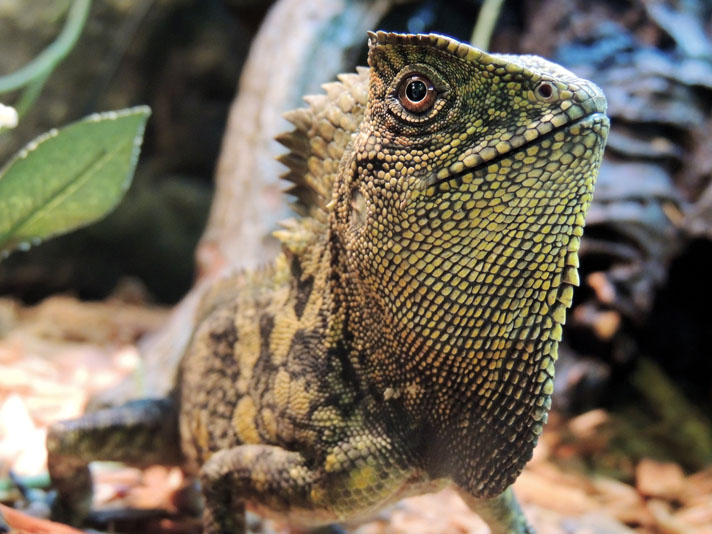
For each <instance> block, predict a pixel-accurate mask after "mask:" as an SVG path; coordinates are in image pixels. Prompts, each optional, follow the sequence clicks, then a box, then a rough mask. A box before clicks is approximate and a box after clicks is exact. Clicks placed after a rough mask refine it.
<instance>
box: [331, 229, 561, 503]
mask: <svg viewBox="0 0 712 534" xmlns="http://www.w3.org/2000/svg"><path fill="white" fill-rule="evenodd" d="M330 250H331V255H330V256H331V262H332V269H331V272H332V275H331V276H330V277H329V286H328V287H329V291H328V292H329V295H330V299H329V302H330V305H331V306H332V308H331V310H330V313H329V315H330V316H331V317H332V319H333V323H332V330H333V331H335V332H336V331H338V335H335V336H333V338H332V342H333V343H341V348H342V350H345V352H346V356H347V357H348V360H349V362H350V366H351V367H352V369H353V370H354V372H355V374H356V376H358V377H359V379H360V382H361V384H362V385H363V388H364V390H366V393H365V397H367V398H370V399H371V401H372V403H373V405H374V406H376V407H378V408H377V409H378V413H379V414H381V415H382V414H384V413H385V414H386V417H392V418H397V419H398V422H397V426H398V427H400V428H402V429H403V430H404V432H405V433H407V434H408V436H407V439H409V440H412V442H413V443H415V444H416V446H417V447H419V448H420V451H419V452H420V453H421V454H422V456H423V458H424V462H425V465H426V466H427V469H428V471H429V472H430V473H431V475H432V476H433V477H442V476H445V477H450V478H453V479H454V480H455V481H456V482H457V483H458V484H459V485H460V486H462V487H464V488H467V489H468V490H469V491H470V492H471V493H472V494H473V495H479V496H482V497H490V496H494V495H497V494H498V493H500V492H501V491H503V490H504V489H505V488H506V487H507V486H508V485H509V484H511V482H512V481H513V480H514V479H515V478H516V476H517V475H518V474H519V472H520V471H521V469H522V468H523V466H524V464H525V463H526V461H528V459H529V458H530V457H531V453H532V449H533V448H534V445H535V444H536V441H537V438H538V435H539V434H540V432H541V429H542V425H543V423H544V422H545V420H546V414H547V412H548V409H549V407H550V393H551V391H550V389H549V388H548V387H547V388H543V387H542V377H543V375H542V374H541V373H540V372H539V369H543V368H544V367H547V366H548V364H547V362H543V361H539V362H538V363H537V362H534V360H535V356H534V355H541V354H549V353H551V352H552V350H553V351H555V348H553V349H552V347H551V343H552V342H551V341H550V340H547V341H544V340H541V339H532V340H530V341H526V342H517V343H511V344H509V345H508V347H507V348H506V350H502V351H501V352H500V353H499V358H498V360H496V361H495V360H493V359H491V358H489V357H488V354H487V351H486V350H485V349H480V348H479V347H481V346H485V348H486V347H487V344H488V343H489V346H490V347H491V345H492V343H493V341H492V339H491V338H489V339H488V337H487V333H486V332H484V331H481V332H478V333H476V334H474V335H473V334H472V333H469V337H465V336H463V334H461V333H458V329H457V327H456V325H454V326H455V327H454V328H451V329H450V328H449V327H446V331H447V336H446V337H444V339H443V337H442V336H438V337H434V336H426V335H423V334H422V330H421V332H417V331H416V329H415V328H413V327H412V325H408V324H403V323H402V322H401V321H399V320H398V319H397V318H396V317H394V316H393V314H391V313H390V312H389V308H388V307H387V306H384V305H382V304H381V303H382V299H380V298H379V296H378V295H371V294H368V292H367V290H365V289H364V288H366V287H368V285H367V284H363V283H362V281H360V280H359V278H358V274H356V272H355V270H354V269H352V268H350V266H349V265H348V261H347V253H346V251H345V250H344V248H343V247H342V246H341V244H340V243H339V240H338V238H336V237H333V236H332V238H331V239H330ZM534 326H536V325H534ZM495 342H497V343H499V342H501V343H502V344H503V345H504V341H503V340H497V341H495ZM528 360H532V363H534V365H526V364H527V362H528ZM542 365H543V367H542ZM547 376H548V375H547Z"/></svg>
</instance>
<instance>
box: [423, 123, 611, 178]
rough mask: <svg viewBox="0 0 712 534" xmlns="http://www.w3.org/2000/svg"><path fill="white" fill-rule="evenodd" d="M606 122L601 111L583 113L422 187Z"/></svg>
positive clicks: (604, 124)
mask: <svg viewBox="0 0 712 534" xmlns="http://www.w3.org/2000/svg"><path fill="white" fill-rule="evenodd" d="M608 124H609V119H608V117H607V116H606V114H605V113H602V112H594V113H589V114H588V115H584V116H583V117H580V118H578V119H575V120H573V121H571V122H567V123H566V124H562V125H561V126H557V127H556V128H553V129H551V130H549V131H548V132H546V133H544V134H541V135H539V136H537V137H536V138H534V139H532V140H531V141H526V142H524V143H523V144H521V145H519V146H516V147H513V148H512V149H511V150H508V151H507V152H503V153H501V154H497V155H495V156H493V157H491V158H489V159H485V160H482V161H481V162H479V163H478V164H477V165H475V166H473V167H468V168H466V169H464V170H462V171H460V172H458V173H455V174H451V175H449V176H446V177H444V178H437V177H436V176H435V175H432V176H431V178H429V179H428V180H426V182H425V184H424V188H428V187H431V186H436V187H437V186H438V185H440V184H442V183H445V182H451V181H452V180H459V179H461V178H462V177H463V176H466V175H468V174H473V173H475V172H478V171H481V170H482V169H485V168H487V167H489V166H490V165H494V164H497V163H498V162H500V161H502V160H505V159H507V158H511V157H512V156H514V155H515V154H517V153H519V152H523V151H525V150H527V149H528V148H530V147H532V146H535V145H538V144H540V143H541V142H543V141H545V140H546V139H549V138H551V137H553V136H555V135H556V134H557V133H559V132H563V131H566V130H572V129H574V128H576V127H578V128H580V129H581V130H582V133H583V130H592V129H594V128H595V127H596V126H597V125H599V126H601V127H606V128H607V127H608ZM577 135H578V134H577Z"/></svg>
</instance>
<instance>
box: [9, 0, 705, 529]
mask: <svg viewBox="0 0 712 534" xmlns="http://www.w3.org/2000/svg"><path fill="white" fill-rule="evenodd" d="M70 4H71V2H70V0H29V1H27V0H0V75H2V74H7V73H10V72H13V71H15V70H16V69H18V68H20V67H22V66H23V65H25V64H26V63H28V62H29V61H30V60H32V58H34V57H35V56H36V55H37V54H38V53H39V52H41V51H42V49H43V48H44V47H45V46H47V45H48V44H49V43H51V42H52V40H53V39H54V38H55V37H56V35H57V34H58V33H59V32H60V30H61V28H62V25H63V23H64V19H65V16H66V12H67V9H68V7H69V5H70ZM490 4H491V2H490ZM495 4H496V2H495ZM481 8H482V2H481V1H478V0H451V1H447V2H444V1H433V0H425V1H414V2H410V1H405V0H371V1H366V0H316V1H313V2H306V1H301V2H300V1H297V0H279V1H277V2H268V1H257V0H170V1H169V0H142V1H129V0H101V1H96V2H94V3H93V4H92V7H91V11H90V14H89V18H88V20H87V23H86V26H85V28H84V30H83V32H82V34H81V37H80V39H79V41H78V43H77V44H76V46H75V47H74V49H73V50H72V51H71V53H70V54H69V55H68V56H67V58H66V59H65V60H64V61H63V62H62V63H61V64H59V66H58V67H57V68H56V70H55V71H54V73H53V74H52V75H51V77H50V78H49V79H48V81H47V83H46V86H45V87H44V89H43V91H42V92H41V94H40V95H39V97H38V99H37V101H36V102H35V103H34V105H33V106H32V107H31V108H30V110H29V111H28V113H27V114H26V115H25V116H24V117H23V118H22V120H21V122H20V124H19V126H18V127H17V128H15V129H13V130H11V131H9V132H4V133H3V134H0V164H2V163H4V162H5V161H6V160H8V159H9V157H10V156H11V155H12V154H13V153H14V152H16V151H17V150H18V149H20V148H21V147H22V146H23V145H24V144H25V143H27V142H28V141H30V140H31V139H32V138H34V137H35V136H37V135H38V134H40V133H42V132H44V131H46V130H48V129H50V128H52V127H56V126H59V125H62V124H66V123H68V122H71V121H74V120H77V119H79V118H80V117H82V116H84V115H86V114H88V113H91V112H94V111H102V110H108V109H118V108H122V107H127V106H132V105H136V104H148V105H150V106H151V108H152V110H153V115H152V117H151V119H150V121H149V125H148V129H147V133H146V137H145V141H144V148H143V152H142V155H141V160H140V162H139V165H138V170H137V175H136V178H135V180H134V184H133V186H132V188H131V190H130V191H129V193H128V195H127V197H126V198H125V200H124V201H123V202H122V204H121V205H120V207H119V208H118V209H117V210H116V211H115V212H114V213H112V214H111V215H110V216H109V217H107V218H106V219H105V220H103V221H102V222H100V223H99V224H96V225H93V226H91V227H88V228H86V229H83V230H80V231H78V232H75V233H73V234H70V235H67V236H64V237H61V238H57V239H54V240H51V241H48V242H47V243H43V244H41V245H39V246H37V247H34V248H32V249H31V250H29V251H25V252H16V253H14V254H12V255H11V256H10V257H9V258H7V259H5V260H4V261H3V262H2V263H0V292H1V293H2V295H4V297H5V298H4V299H3V302H4V303H3V305H2V306H0V333H1V334H3V335H5V336H11V334H12V332H13V329H16V328H17V327H18V325H19V324H21V323H22V321H24V320H26V318H27V317H30V319H27V320H36V318H37V317H38V315H34V316H32V315H31V313H32V312H24V311H23V310H35V311H36V310H38V309H39V310H43V309H45V310H46V308H41V306H42V303H44V304H45V306H46V303H47V302H48V301H47V299H48V298H50V302H54V303H55V304H56V303H57V300H56V295H57V294H61V295H63V296H64V297H63V298H71V299H72V300H71V305H69V304H67V303H68V302H70V301H62V302H65V304H67V305H68V306H70V308H71V307H72V306H75V305H76V306H80V304H81V303H86V302H87V301H92V302H93V303H94V304H97V305H99V304H98V303H102V302H103V303H106V302H113V301H112V299H114V300H116V299H118V300H119V301H121V302H123V303H124V304H125V303H131V304H133V305H136V306H137V311H136V313H144V312H145V310H146V309H150V310H154V311H155V310H162V311H156V313H157V314H158V315H160V317H164V316H165V314H166V313H167V312H166V310H167V309H168V306H170V305H173V304H175V303H176V302H178V301H179V299H181V297H182V296H183V295H185V294H186V293H187V292H188V291H189V290H190V288H191V287H192V286H193V284H194V283H195V281H196V279H197V278H200V277H202V276H206V274H205V273H211V272H214V271H217V270H224V269H225V265H227V267H228V268H230V267H239V266H241V265H248V266H249V265H252V264H254V263H259V262H260V261H262V260H265V259H268V258H269V255H270V254H272V253H273V252H274V243H273V242H272V241H271V240H270V237H269V232H270V231H271V230H272V229H275V228H276V221H278V220H280V219H283V218H284V217H286V216H289V208H288V199H286V198H283V197H282V196H281V195H280V194H279V191H280V190H281V189H283V188H284V187H283V186H282V185H281V184H279V182H278V181H277V176H278V175H279V173H280V172H282V168H281V166H280V165H279V164H278V163H276V162H274V160H273V158H274V157H275V156H276V155H278V154H280V153H281V152H283V149H281V148H280V147H279V145H277V144H276V143H274V142H272V141H270V140H271V138H272V137H273V135H275V134H277V133H279V132H280V131H282V130H284V129H288V125H287V123H286V122H284V121H283V120H282V119H280V113H281V112H282V111H285V110H287V109H291V108H294V107H299V106H301V105H302V101H301V96H302V95H304V94H308V93H315V92H319V91H320V89H319V86H320V84H321V83H324V82H326V81H330V80H332V79H334V77H335V75H336V74H337V73H338V72H350V71H352V70H353V69H354V67H355V66H356V65H363V64H365V58H366V35H365V31H366V30H368V29H383V30H391V31H407V32H437V33H444V34H448V35H451V36H453V37H456V38H458V39H460V40H463V41H470V39H471V37H472V34H473V29H474V28H475V25H476V23H477V21H478V17H479V16H480V14H481ZM495 15H496V18H495V19H493V20H494V21H495V23H494V25H493V26H492V36H491V40H490V43H489V47H488V49H489V50H491V51H494V52H506V53H518V54H538V55H542V56H544V57H547V58H549V59H551V60H553V61H555V62H558V63H560V64H562V65H564V66H565V67H567V68H569V69H570V70H572V71H574V72H575V73H577V74H578V75H580V76H581V77H585V78H589V79H591V80H593V81H595V82H596V83H597V84H599V85H600V86H601V87H602V88H603V90H604V92H605V93H606V95H607V97H608V101H609V115H610V117H611V120H612V130H611V134H610V137H609V142H608V148H607V151H606V156H605V160H604V164H603V167H602V170H601V174H600V177H599V181H598V185H597V189H596V193H595V198H594V204H593V206H592V208H591V211H590V213H589V217H588V219H587V228H586V232H585V236H584V239H583V242H582V249H581V287H580V288H579V290H578V291H577V292H576V294H575V298H574V304H573V307H572V310H571V311H570V312H569V316H568V322H567V325H566V329H565V334H564V343H563V346H562V347H561V349H560V351H559V352H560V355H561V358H560V362H559V364H558V367H557V384H556V393H555V396H554V399H555V410H556V414H558V415H555V418H554V421H553V425H550V426H551V427H552V428H553V430H552V433H555V437H552V438H551V441H552V443H551V444H550V445H551V449H552V451H553V452H552V453H551V454H552V455H553V457H555V459H556V461H557V465H563V466H565V467H566V468H571V469H578V470H579V472H583V473H588V474H589V475H590V474H591V473H596V474H600V475H602V476H606V477H610V478H611V479H612V480H616V481H621V482H623V483H626V484H636V481H638V482H637V484H638V485H637V486H636V490H637V492H638V494H640V495H642V496H643V497H645V499H647V500H645V501H641V502H643V504H645V503H648V504H649V502H650V499H651V498H652V499H656V498H658V499H662V500H663V501H664V502H665V503H667V504H665V506H662V505H661V506H659V507H658V508H660V510H662V511H660V510H657V511H656V508H655V506H658V505H654V506H653V507H652V510H653V511H652V512H650V511H649V510H648V509H649V508H651V507H650V506H647V508H646V512H645V513H642V512H641V514H642V515H641V514H638V515H636V516H635V517H634V518H633V519H630V518H629V520H628V521H626V520H625V518H621V517H620V516H616V517H618V519H619V520H621V521H623V523H626V524H627V525H628V526H629V527H631V528H637V529H638V530H639V531H640V532H661V533H662V532H695V533H698V532H699V533H702V532H710V531H709V530H694V529H693V530H685V529H686V528H688V527H686V526H685V525H686V523H684V521H683V520H678V523H674V522H672V523H670V525H672V526H669V528H668V527H662V526H660V524H662V523H660V521H658V519H655V520H653V519H650V517H653V516H655V517H656V518H657V517H658V516H660V517H662V516H661V515H660V514H663V512H664V514H667V516H669V517H671V518H673V519H675V514H676V513H678V515H679V513H680V512H681V510H682V511H684V510H683V509H685V507H688V508H689V506H691V505H689V503H687V501H685V500H684V499H683V498H682V497H680V495H682V492H683V490H682V489H679V488H678V489H677V490H669V489H667V490H665V491H664V492H663V493H662V494H660V495H656V494H654V493H655V490H641V488H640V482H639V480H640V477H641V476H645V475H641V473H640V469H641V467H640V466H641V462H643V461H648V460H652V461H653V462H658V463H653V464H648V466H647V468H651V467H650V466H651V465H652V466H653V467H654V466H658V467H659V466H660V465H664V466H669V465H675V466H677V469H679V471H675V473H676V474H675V476H676V477H678V479H680V480H682V478H680V477H683V478H684V477H688V478H686V479H685V480H688V479H689V477H690V476H693V474H694V473H698V474H699V473H708V475H705V476H707V478H704V480H705V484H707V485H706V486H704V488H706V489H699V487H696V489H695V490H694V491H692V490H688V491H692V492H693V493H696V494H698V495H703V496H705V498H706V500H704V505H705V506H707V508H704V509H703V511H702V512H697V513H698V515H699V514H702V516H701V517H703V519H701V520H700V521H701V523H700V525H702V526H701V527H700V529H702V528H703V527H706V526H707V525H712V477H710V476H709V466H710V465H712V424H711V423H710V418H711V414H712V348H711V347H712V345H711V343H710V333H712V305H711V304H710V302H711V301H712V3H710V2H709V1H708V0H615V1H614V0H600V1H596V2H590V1H587V0H505V1H504V2H502V5H501V6H500V8H499V11H497V10H495ZM251 47H252V49H251ZM241 73H243V79H242V81H241V82H239V80H240V75H241ZM236 95H237V98H238V100H237V101H236V102H235V103H234V104H233V99H234V98H235V96H236ZM14 98H17V95H16V94H9V95H8V94H5V95H0V101H2V102H3V103H5V104H10V105H11V104H12V103H13V99H14ZM231 106H232V113H231V114H230V109H231ZM229 116H230V122H229V125H230V126H229V129H228V134H227V137H225V138H224V137H223V136H224V134H225V130H226V127H227V126H228V117H229ZM231 132H232V133H231ZM223 139H225V142H224V146H223ZM233 141H234V142H233ZM218 162H220V163H219V164H218ZM216 174H217V182H216V181H215V180H214V176H215V175H216ZM236 174H239V176H238V177H237V178H235V175H236ZM216 183H217V187H215V184H216ZM230 184H232V185H230ZM235 184H238V185H235ZM239 184H242V185H244V187H240V186H239ZM213 199H214V204H212V211H211V203H212V202H213ZM236 221H237V222H236ZM206 224H207V230H206ZM250 225H251V226H250ZM201 236H203V240H202V241H201V245H200V247H199V248H198V252H197V262H196V247H197V246H198V243H199V240H200V238H201ZM256 237H257V239H256ZM216 250H217V252H216ZM196 265H197V266H198V267H199V269H198V271H197V274H196ZM216 265H217V266H216ZM53 296H55V297H53ZM51 299H55V300H51ZM37 306H40V308H37ZM80 308H81V306H80ZM67 309H68V308H61V306H60V311H59V312H57V311H56V310H55V311H53V312H52V313H50V314H49V315H48V316H44V315H42V313H40V314H39V315H42V317H45V319H44V320H47V321H55V322H58V323H59V324H62V325H64V324H66V325H73V324H75V323H74V322H73V321H75V319H76V317H80V318H84V319H86V317H89V316H91V317H96V313H99V314H101V313H104V312H106V313H107V314H108V315H112V314H113V312H110V311H106V310H105V309H104V308H101V310H104V312H101V311H99V312H97V311H96V309H95V310H94V311H92V312H86V308H81V309H80V311H77V309H79V308H77V309H75V308H71V310H73V311H70V312H66V310H67ZM97 309H98V308H97ZM124 309H126V308H124ZM139 309H140V310H143V311H140V312H139V311H138V310H139ZM62 310H64V311H62ZM65 312H66V313H68V314H69V315H70V316H71V317H74V319H71V320H69V319H61V318H60V319H56V315H52V314H53V313H59V315H63V314H65ZM75 312H76V313H77V314H78V315H77V316H72V315H71V314H72V313H75ZM85 312H86V313H88V315H82V314H84V313H85ZM23 313H25V315H23ZM26 313H30V315H27V314H26ZM161 314H163V315H161ZM32 317H34V319H33V318H32ZM47 317H50V319H47ZM142 317H143V316H142ZM111 320H114V321H116V320H117V319H116V317H115V316H114V317H113V318H107V321H111ZM63 321H65V322H63ZM80 322H81V321H80ZM89 323H90V324H94V323H91V321H89ZM159 323H160V320H159V319H158V318H156V317H154V316H153V315H152V316H151V318H150V319H147V318H145V317H144V318H143V319H141V320H134V319H126V320H125V323H121V325H123V328H124V329H125V331H124V334H125V338H121V339H122V343H133V342H135V341H136V340H137V339H138V338H139V337H140V335H142V334H143V333H144V332H146V331H148V330H150V329H151V328H152V327H153V326H156V325H158V324H159ZM112 324H113V323H112ZM67 328H69V327H67ZM80 330H81V328H80ZM126 332H128V333H126ZM65 334H66V332H65ZM62 335H64V334H62ZM72 335H74V337H75V338H76V337H78V338H80V339H82V340H86V339H90V340H91V336H88V335H87V334H86V332H83V331H80V332H79V333H76V332H75V333H74V334H72ZM122 335H123V334H122ZM6 339H7V337H6ZM114 341H115V340H114ZM2 354H3V353H2V351H1V350H0V363H3V356H2ZM13 354H15V357H16V359H15V360H13V359H12V358H10V357H9V356H6V358H8V359H7V362H10V363H7V367H6V370H7V369H10V367H11V365H20V364H19V363H17V361H19V360H20V359H21V358H19V356H18V354H17V353H13ZM20 355H21V354H20ZM124 356H126V355H125V354H124ZM129 360H131V358H129ZM131 361H132V362H133V361H134V360H131ZM127 365H129V364H127ZM131 365H135V362H134V363H132V364H130V365H129V367H130V366H131ZM2 373H3V370H1V369H0V404H1V403H2V402H3V401H4V400H6V399H7V398H8V396H9V395H10V394H11V393H16V392H17V384H18V382H17V381H15V382H12V381H8V382H5V383H4V382H3V376H10V375H7V374H6V375H3V374H2ZM23 376H25V375H23ZM26 376H27V377H29V378H27V380H31V378H32V376H33V375H32V373H31V372H30V373H29V374H27V375H26ZM18 380H19V379H18ZM20 382H22V381H21V380H20ZM97 387H98V386H97ZM82 399H83V400H86V398H85V397H82ZM30 412H32V410H30ZM1 413H2V411H1V410H0V414H1ZM582 414H583V415H582ZM31 415H32V414H31ZM583 416H586V417H588V419H585V418H584V419H582V418H581V417H583ZM42 417H45V416H42ZM46 417H47V418H51V416H46ZM557 418H560V419H557ZM557 421H562V422H560V423H558V422H557ZM563 421H565V423H564V422H563ZM571 421H574V425H573V426H571ZM576 422H578V424H579V426H578V427H577V426H576ZM40 426H41V425H40ZM0 427H1V424H0ZM0 430H1V428H0ZM545 436H546V432H545ZM552 436H554V434H552ZM0 438H2V432H0ZM0 452H2V448H1V447H0ZM6 463H9V462H6ZM673 470H674V469H673ZM652 472H653V478H656V477H657V478H665V477H664V476H663V475H661V474H660V472H659V471H655V469H653V471H652ZM589 475H587V476H589ZM2 476H3V470H2V458H0V477H2ZM698 476H699V475H698ZM676 480H677V479H676ZM678 482H679V480H678ZM675 487H676V488H677V486H675ZM646 491H647V493H646ZM651 491H652V492H653V494H652V495H651ZM676 491H677V493H676ZM665 492H667V493H665ZM670 492H672V493H670ZM705 492H707V493H705ZM525 500H526V499H525ZM631 502H632V501H631ZM635 502H636V503H637V502H638V501H635ZM638 504H640V503H638ZM630 506H631V507H632V506H633V505H632V504H631V505H630ZM704 513H708V514H709V515H708V516H705V515H704ZM645 514H648V515H645ZM651 514H652V515H651ZM655 514H658V515H655ZM664 514H663V515H664ZM614 515H615V514H614ZM634 515H635V514H634ZM688 515H689V514H688ZM667 516H666V517H667ZM682 517H683V519H684V517H686V516H682ZM646 518H647V519H646ZM705 518H708V519H709V522H707V519H705ZM678 519H679V518H678ZM698 519H699V517H698ZM646 521H647V522H646ZM680 521H682V523H680ZM689 524H693V523H689ZM651 525H652V526H651ZM676 525H677V526H676ZM680 525H682V526H680ZM688 526H689V525H688ZM693 526H694V525H693ZM646 528H647V529H648V530H644V529H646ZM665 528H668V530H665ZM675 528H677V529H678V530H675ZM689 528H693V527H689ZM694 528H697V527H694ZM641 529H643V530H641ZM656 529H657V530H656ZM621 532H623V531H621Z"/></svg>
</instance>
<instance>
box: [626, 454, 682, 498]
mask: <svg viewBox="0 0 712 534" xmlns="http://www.w3.org/2000/svg"><path fill="white" fill-rule="evenodd" d="M635 482H636V487H637V488H638V491H639V492H640V493H641V494H642V495H645V496H646V497H658V498H660V499H668V500H672V499H675V498H677V496H678V495H680V493H681V492H682V489H683V487H684V484H685V473H684V472H683V471H682V468H681V467H680V466H679V465H677V464H673V463H670V462H667V463H663V462H657V461H655V460H650V459H647V458H646V459H643V460H641V461H640V462H639V463H638V465H637V467H636V470H635Z"/></svg>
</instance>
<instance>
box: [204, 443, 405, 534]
mask: <svg viewBox="0 0 712 534" xmlns="http://www.w3.org/2000/svg"><path fill="white" fill-rule="evenodd" d="M386 443H387V441H386V440H385V439H378V438H374V437H371V436H367V437H359V438H354V439H351V440H349V441H347V442H344V443H341V444H338V445H337V446H335V447H333V448H332V449H331V450H330V451H329V453H328V454H326V455H325V456H324V457H323V459H322V460H320V461H308V460H307V459H306V458H305V457H304V456H303V455H302V454H300V453H298V452H291V451H287V450H285V449H282V448H280V447H275V446H271V445H240V446H237V447H233V448H231V449H226V450H222V451H219V452H217V453H215V454H213V455H212V456H211V457H210V459H209V460H208V461H207V462H206V463H205V464H204V465H203V467H202V469H201V474H200V479H201V484H202V487H203V494H204V496H205V510H204V512H203V525H204V534H227V533H230V534H243V533H244V532H245V522H244V521H245V520H244V504H245V503H248V502H249V503H250V504H252V505H253V506H255V507H256V508H257V509H258V511H259V510H263V509H269V510H271V511H274V512H277V513H279V514H283V515H286V516H288V517H289V519H290V520H296V522H297V523H304V524H311V525H319V524H325V523H330V522H337V521H342V520H345V519H348V518H349V517H351V516H356V515H361V514H363V513H367V512H369V511H371V510H375V509H376V508H378V507H379V506H380V505H382V504H383V503H384V502H386V501H387V500H388V499H389V498H390V497H391V496H393V495H394V494H396V492H397V491H398V490H400V489H401V487H402V486H403V484H404V483H405V481H406V480H407V479H408V476H409V474H410V473H411V472H412V470H410V469H408V468H403V467H402V466H399V465H396V463H395V461H396V459H398V456H397V455H396V456H389V455H388V454H387V452H386V451H388V450H390V449H389V448H388V447H387V446H386V447H385V448H384V445H385V444H386Z"/></svg>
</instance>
